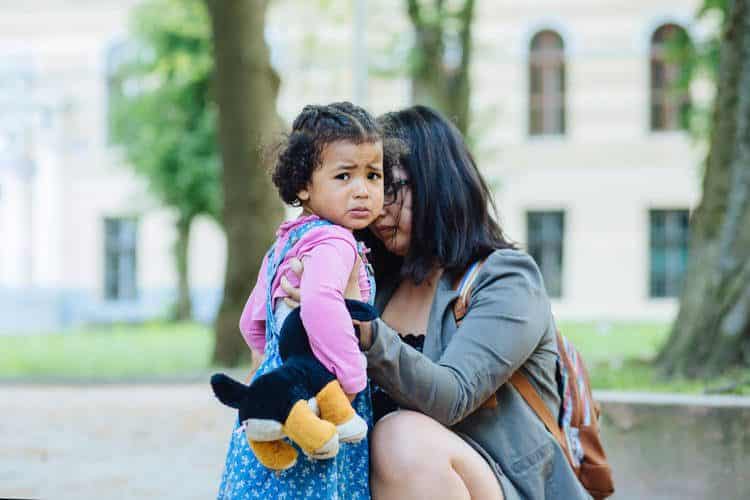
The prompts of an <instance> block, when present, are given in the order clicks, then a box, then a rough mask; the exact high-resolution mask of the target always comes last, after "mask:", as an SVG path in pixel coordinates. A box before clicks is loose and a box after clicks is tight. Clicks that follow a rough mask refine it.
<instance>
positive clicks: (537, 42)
mask: <svg viewBox="0 0 750 500" xmlns="http://www.w3.org/2000/svg"><path fill="white" fill-rule="evenodd" d="M564 133H565V47H564V45H563V40H562V37H560V35H558V34H557V33H555V32H554V31H550V30H544V31H540V32H539V33H537V34H536V35H534V38H532V39H531V47H530V51H529V134H530V135H562V134H564Z"/></svg>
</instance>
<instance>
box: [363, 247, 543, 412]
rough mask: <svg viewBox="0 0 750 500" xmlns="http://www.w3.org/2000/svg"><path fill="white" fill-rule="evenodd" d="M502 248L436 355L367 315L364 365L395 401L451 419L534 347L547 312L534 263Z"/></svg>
mask: <svg viewBox="0 0 750 500" xmlns="http://www.w3.org/2000/svg"><path fill="white" fill-rule="evenodd" d="M499 254H500V252H495V253H494V254H492V255H491V256H490V258H489V259H488V260H487V261H486V262H485V264H484V266H483V269H482V271H481V272H480V275H479V277H478V278H477V281H476V282H475V285H474V288H473V290H472V294H471V300H470V303H469V309H468V311H467V312H466V316H464V319H463V321H462V323H461V326H460V327H459V328H458V330H457V331H456V332H455V334H454V335H453V337H452V338H451V339H450V341H449V343H448V345H447V346H446V347H445V350H444V351H443V353H442V355H441V356H440V358H439V359H438V360H437V362H433V361H432V360H430V359H429V358H428V357H426V356H424V355H422V354H421V353H420V352H418V351H417V350H415V349H413V348H411V347H410V346H408V345H407V344H405V343H403V342H401V340H400V339H399V336H398V333H397V332H396V331H395V330H393V329H392V328H390V327H389V326H388V325H387V324H386V323H385V322H383V321H382V320H375V321H374V322H373V323H372V325H373V327H372V328H373V343H372V346H371V347H370V349H369V350H368V351H367V352H366V356H367V361H368V372H369V374H370V377H371V378H372V379H373V380H374V381H375V382H377V383H378V384H379V385H380V386H381V387H383V388H384V389H385V390H386V392H388V393H389V394H390V395H391V397H393V399H394V400H395V401H397V402H398V403H399V404H401V405H403V406H406V407H409V408H413V409H416V410H419V411H421V412H422V413H424V414H426V415H428V416H430V417H432V418H434V419H436V420H437V421H439V422H441V423H442V424H444V425H448V426H450V425H453V424H456V423H457V422H460V421H461V420H463V419H464V418H465V417H466V416H468V415H470V414H471V413H472V412H473V411H474V410H476V409H477V408H478V407H479V406H481V404H482V403H483V402H484V401H485V400H486V399H487V398H488V397H489V396H490V395H492V394H493V393H494V392H496V391H497V390H498V389H499V388H500V386H501V385H502V384H504V383H505V382H506V381H507V380H508V379H509V378H510V376H511V375H512V374H513V372H514V371H515V370H517V369H518V368H519V367H520V366H521V365H522V364H523V363H524V361H525V360H526V359H527V358H528V357H529V356H530V355H531V354H532V352H534V350H535V349H536V348H537V346H538V345H539V343H540V341H541V339H542V336H543V335H544V333H545V329H546V326H547V325H548V321H549V315H550V306H549V300H548V298H547V296H546V293H545V291H544V287H543V284H542V281H541V275H540V273H539V270H538V268H537V267H536V264H535V263H534V261H533V260H532V259H531V258H530V257H529V256H527V255H525V254H522V253H520V252H513V253H512V255H499ZM438 333H439V332H428V335H429V334H438Z"/></svg>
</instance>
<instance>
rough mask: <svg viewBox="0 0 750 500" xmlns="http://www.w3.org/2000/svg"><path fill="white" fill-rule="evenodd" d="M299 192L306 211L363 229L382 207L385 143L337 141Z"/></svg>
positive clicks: (298, 194) (347, 225) (323, 156)
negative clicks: (305, 187) (304, 187)
mask: <svg viewBox="0 0 750 500" xmlns="http://www.w3.org/2000/svg"><path fill="white" fill-rule="evenodd" d="M320 160H321V161H320V166H319V167H318V168H316V169H315V170H314V171H313V174H312V179H311V180H310V183H309V184H308V186H307V189H303V190H302V191H300V192H299V193H297V197H298V198H299V199H300V200H301V201H302V206H303V207H304V208H305V210H306V211H308V212H312V213H314V214H315V215H318V216H319V217H321V218H323V219H328V220H329V221H331V222H333V223H334V224H338V225H340V226H344V227H346V228H348V229H352V230H354V229H364V228H365V227H367V226H369V225H370V223H371V222H373V221H374V220H375V219H376V218H377V217H378V215H380V213H381V212H382V210H383V143H382V142H374V143H370V142H363V143H362V144H354V143H352V142H349V141H336V142H332V143H330V144H328V145H326V146H325V147H324V148H323V151H322V152H321V155H320Z"/></svg>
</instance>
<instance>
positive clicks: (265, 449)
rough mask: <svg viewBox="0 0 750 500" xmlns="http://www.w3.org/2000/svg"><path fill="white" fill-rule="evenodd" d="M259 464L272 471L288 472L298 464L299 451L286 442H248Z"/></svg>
mask: <svg viewBox="0 0 750 500" xmlns="http://www.w3.org/2000/svg"><path fill="white" fill-rule="evenodd" d="M247 442H248V444H249V445H250V449H252V450H253V453H254V454H255V458H257V459H258V462H260V463H262V464H263V465H264V466H266V467H268V468H269V469H272V470H286V469H289V468H291V467H294V464H296V463H297V450H295V449H294V447H293V446H292V445H290V444H289V443H287V442H286V441H282V440H280V439H279V440H278V441H251V440H249V439H248V440H247Z"/></svg>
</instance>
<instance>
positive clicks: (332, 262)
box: [240, 215, 370, 394]
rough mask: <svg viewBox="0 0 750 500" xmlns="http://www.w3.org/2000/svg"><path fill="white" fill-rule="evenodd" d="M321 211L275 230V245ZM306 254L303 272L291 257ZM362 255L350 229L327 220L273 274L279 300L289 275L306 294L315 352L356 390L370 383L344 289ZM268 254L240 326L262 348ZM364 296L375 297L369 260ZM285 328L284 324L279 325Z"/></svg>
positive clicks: (305, 313) (306, 320)
mask: <svg viewBox="0 0 750 500" xmlns="http://www.w3.org/2000/svg"><path fill="white" fill-rule="evenodd" d="M317 219H318V217H317V216H316V215H310V216H306V217H299V218H297V219H295V220H292V221H287V222H285V223H283V224H282V225H281V227H280V228H279V230H278V231H277V232H276V244H275V245H276V251H277V252H279V251H281V249H282V248H283V246H284V244H285V243H286V241H287V238H288V236H289V233H290V232H291V231H292V230H293V229H295V228H296V227H298V226H300V225H301V224H304V223H306V222H309V221H312V220H317ZM294 257H297V258H299V259H301V260H302V262H303V263H304V267H305V272H304V273H302V278H301V280H300V278H299V277H298V276H297V275H296V274H295V273H294V272H292V270H291V262H290V261H291V259H292V258H294ZM356 259H357V242H356V240H355V239H354V236H353V235H352V233H351V231H349V230H348V229H346V228H343V227H341V226H336V225H325V226H320V227H316V228H314V229H311V230H310V231H308V232H307V233H305V235H303V236H302V237H301V238H300V239H299V241H298V242H297V243H295V244H294V246H293V247H292V248H291V249H290V250H289V252H288V253H287V254H286V257H285V258H284V260H283V261H282V263H281V265H280V266H279V269H278V271H277V272H276V276H275V278H274V280H273V284H272V288H271V291H272V292H271V293H272V300H273V302H274V305H275V304H276V301H277V300H278V299H280V298H283V297H286V296H287V293H286V292H284V290H283V289H282V288H281V286H280V282H281V277H282V276H286V278H287V279H288V280H289V282H290V283H291V284H292V286H294V287H297V288H299V289H300V294H301V296H302V300H301V308H302V310H301V311H300V316H301V318H302V324H303V325H304V326H305V330H306V331H307V336H308V338H309V339H310V347H312V351H313V354H315V357H316V358H318V360H319V361H320V362H321V363H323V366H325V367H326V368H327V369H328V370H330V371H331V373H333V374H334V375H335V376H336V378H337V379H338V381H339V383H340V384H341V387H342V388H343V389H344V392H347V393H349V394H356V393H358V392H360V391H361V390H362V389H364V388H365V386H366V385H367V373H366V367H365V364H364V362H363V357H362V354H361V353H360V350H359V342H358V340H357V337H356V335H355V334H354V326H353V325H352V319H351V316H350V315H349V312H348V311H347V310H346V306H345V304H344V290H345V289H346V284H347V282H348V281H349V274H350V273H351V270H352V267H353V266H354V264H355V262H356ZM267 266H268V262H267V259H263V264H262V265H261V269H260V272H259V273H258V280H257V282H256V284H255V288H254V289H253V291H252V293H251V294H250V298H248V300H247V303H246V304H245V308H244V309H243V311H242V317H241V318H240V331H241V332H242V336H243V337H244V338H245V341H246V342H247V344H248V345H249V346H250V347H251V348H253V349H254V350H256V351H258V352H263V351H264V350H265V346H266V287H267V285H268V281H267V278H266V274H267ZM358 273H359V289H360V293H361V294H362V300H364V301H367V300H368V299H369V297H370V282H369V280H368V279H367V271H366V270H365V266H364V264H362V265H361V266H360V268H359V270H358ZM278 327H279V328H280V327H281V325H278Z"/></svg>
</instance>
